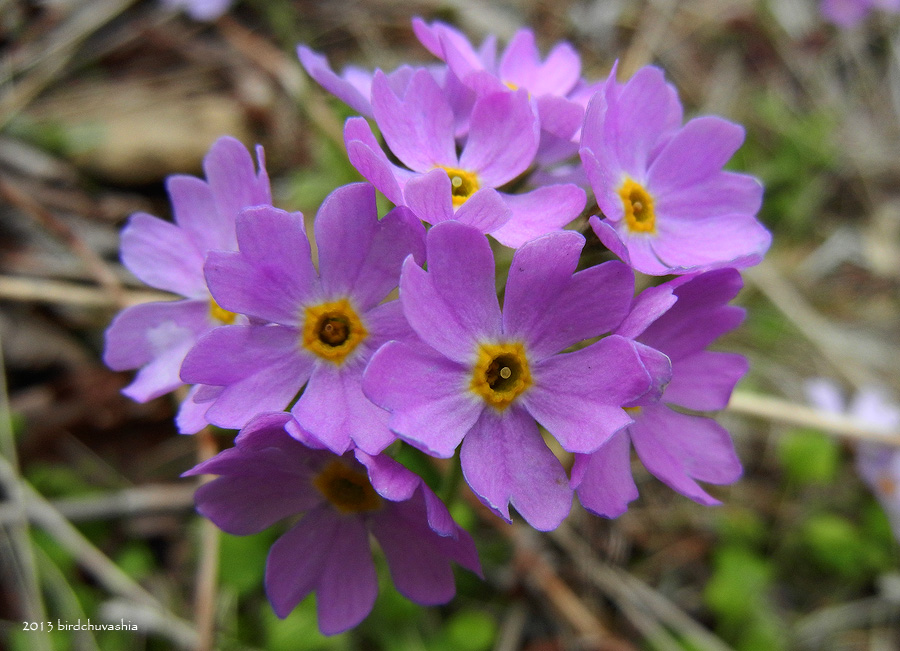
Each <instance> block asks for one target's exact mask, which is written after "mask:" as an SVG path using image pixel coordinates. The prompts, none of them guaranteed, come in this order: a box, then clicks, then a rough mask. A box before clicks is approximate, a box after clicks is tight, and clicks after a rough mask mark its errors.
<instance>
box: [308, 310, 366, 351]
mask: <svg viewBox="0 0 900 651" xmlns="http://www.w3.org/2000/svg"><path fill="white" fill-rule="evenodd" d="M368 335H369V333H368V331H367V330H366V327H365V326H364V325H363V322H362V319H360V318H359V316H358V315H357V314H356V310H354V309H353V306H352V305H350V301H348V300H347V299H346V298H342V299H340V300H338V301H331V302H328V303H321V304H319V305H311V306H309V307H307V308H305V314H304V322H303V347H304V348H306V350H308V351H310V352H311V353H313V354H314V355H316V356H318V357H320V358H322V359H325V360H328V361H329V362H333V363H334V364H337V365H340V364H342V363H343V362H344V360H345V359H346V358H347V356H348V355H350V353H352V352H353V351H354V350H355V349H356V347H357V346H359V344H360V343H362V342H363V341H364V340H365V339H366V337H367V336H368Z"/></svg>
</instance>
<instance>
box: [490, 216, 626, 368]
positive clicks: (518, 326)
mask: <svg viewBox="0 0 900 651" xmlns="http://www.w3.org/2000/svg"><path fill="white" fill-rule="evenodd" d="M583 246H584V238H583V237H582V236H581V235H579V234H577V233H574V232H572V231H563V232H559V233H550V234H548V235H544V236H543V237H540V238H538V239H536V240H532V241H531V242H528V243H527V244H525V245H523V246H522V247H521V248H520V249H519V250H518V251H516V253H515V255H514V256H513V261H512V264H511V265H510V268H509V278H508V279H507V282H506V294H505V298H504V304H503V331H504V333H505V334H506V335H508V336H511V337H515V338H521V339H522V340H523V341H525V342H527V345H528V350H529V352H530V354H532V355H533V356H534V357H535V359H544V358H546V357H548V356H550V355H553V354H555V353H558V352H560V351H561V350H563V349H564V348H568V347H569V346H572V345H573V344H576V343H578V342H580V341H582V340H584V339H590V338H592V337H598V336H600V335H602V334H605V333H607V332H609V331H610V330H612V329H613V328H614V327H615V326H616V325H618V323H619V322H620V321H621V320H622V319H623V318H624V317H625V314H626V311H627V310H628V306H629V304H630V302H631V296H632V294H633V293H634V274H633V273H632V272H631V270H630V269H629V268H628V267H627V266H626V265H624V264H622V263H620V262H607V263H604V264H600V265H595V266H593V267H590V268H588V269H585V270H584V271H580V272H578V273H574V272H575V269H576V267H577V266H578V259H579V257H580V255H581V250H582V247H583ZM573 274H574V275H573Z"/></svg>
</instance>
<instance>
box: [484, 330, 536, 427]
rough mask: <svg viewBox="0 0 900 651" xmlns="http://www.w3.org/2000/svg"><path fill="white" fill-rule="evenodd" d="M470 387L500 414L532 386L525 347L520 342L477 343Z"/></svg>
mask: <svg viewBox="0 0 900 651" xmlns="http://www.w3.org/2000/svg"><path fill="white" fill-rule="evenodd" d="M477 354H478V358H477V361H476V362H475V365H474V367H473V368H472V381H471V384H470V388H471V389H472V391H473V392H474V393H475V394H477V395H478V396H480V397H481V398H482V399H484V401H485V402H486V403H488V404H489V405H491V406H492V407H494V408H495V409H496V410H497V411H503V410H504V409H506V408H507V407H509V405H511V404H512V403H513V401H514V400H515V399H516V398H518V397H519V396H520V395H522V394H523V393H525V391H526V390H527V389H528V388H529V387H530V386H531V385H532V384H533V383H534V381H533V380H532V378H531V371H530V370H529V367H528V358H527V356H526V355H525V347H524V346H523V345H522V344H521V343H520V342H508V343H499V344H480V345H479V347H478V353H477Z"/></svg>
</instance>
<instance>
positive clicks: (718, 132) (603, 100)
mask: <svg viewBox="0 0 900 651" xmlns="http://www.w3.org/2000/svg"><path fill="white" fill-rule="evenodd" d="M677 103H678V102H677V98H674V97H673V95H672V89H671V87H670V86H669V85H668V84H666V82H665V79H664V78H663V73H662V71H661V70H659V69H657V68H653V67H645V68H642V69H641V70H639V71H638V72H637V73H635V75H634V76H633V77H632V78H631V79H630V80H629V81H628V82H627V83H626V84H624V85H621V86H620V85H619V84H617V83H616V82H615V70H614V71H613V73H612V74H611V75H610V78H609V80H608V81H607V83H606V85H605V87H604V89H603V90H602V91H601V92H598V93H597V94H596V95H595V96H594V97H593V99H592V100H591V102H590V104H589V105H588V109H587V113H586V115H585V125H584V130H583V133H582V141H581V150H580V154H581V159H582V162H583V163H584V167H585V172H586V173H587V176H588V179H589V180H590V183H591V187H592V188H593V190H594V194H595V195H596V198H597V204H598V205H599V206H600V209H601V210H602V211H603V213H604V215H605V216H606V219H603V220H600V219H598V218H597V217H592V218H591V226H592V227H593V229H594V231H595V232H596V233H597V235H598V237H599V238H600V239H601V241H602V242H603V243H604V244H605V245H606V246H607V247H609V248H610V249H611V250H612V251H613V252H614V253H615V254H616V255H618V256H619V257H620V258H622V259H623V260H625V261H626V262H628V263H629V264H630V265H632V266H633V267H634V268H635V269H637V270H638V271H641V272H643V273H647V274H652V275H665V274H670V273H679V274H680V273H687V272H695V271H703V270H708V269H712V268H718V267H744V266H750V265H754V264H757V263H758V262H759V261H760V260H761V259H762V256H763V254H764V253H765V252H766V250H768V248H769V244H770V242H771V235H770V234H769V232H768V231H767V230H766V229H765V227H763V225H762V224H760V223H759V222H758V221H757V220H756V217H755V215H756V213H757V211H758V210H759V207H760V204H761V201H762V186H761V185H760V183H759V181H757V180H756V179H754V178H753V177H751V176H748V175H746V174H738V173H735V172H726V171H723V170H722V166H723V165H724V164H725V163H726V162H727V161H728V159H729V158H731V156H732V155H733V154H734V152H735V151H736V150H737V149H738V147H740V145H741V143H742V142H743V140H744V130H743V129H742V128H741V127H740V126H738V125H736V124H733V123H731V122H728V121H726V120H723V119H721V118H718V117H713V116H707V117H700V118H695V119H693V120H690V121H689V122H688V123H687V124H685V125H684V126H681V124H680V122H681V108H680V106H677Z"/></svg>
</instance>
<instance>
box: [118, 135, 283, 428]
mask: <svg viewBox="0 0 900 651" xmlns="http://www.w3.org/2000/svg"><path fill="white" fill-rule="evenodd" d="M256 155H257V159H258V161H259V171H258V172H257V171H256V169H255V168H254V164H253V159H252V158H251V157H250V154H249V153H248V152H247V148H246V147H244V145H242V144H241V143H240V142H239V141H237V140H235V139H234V138H230V137H224V138H220V139H219V140H217V141H216V142H215V143H214V144H213V146H212V147H211V148H210V150H209V153H208V154H207V155H206V157H205V158H204V159H203V169H204V171H205V173H206V181H203V180H201V179H198V178H195V177H193V176H171V177H169V179H168V180H167V182H166V188H167V190H168V192H169V197H170V199H171V202H172V212H173V213H174V217H175V223H174V224H173V223H170V222H166V221H163V220H161V219H158V218H157V217H153V216H152V215H148V214H145V213H137V214H135V215H132V216H131V218H130V219H129V221H128V225H127V226H126V227H125V229H124V230H123V231H122V262H123V263H124V264H125V266H126V267H128V269H129V270H131V271H132V272H133V273H134V274H135V275H136V276H137V277H138V278H140V279H141V280H142V281H144V282H145V283H147V284H148V285H150V286H151V287H156V288H157V289H162V290H164V291H168V292H172V293H173V294H178V295H179V296H183V297H184V298H185V300H181V301H169V302H155V303H144V304H142V305H135V306H133V307H129V308H127V309H125V310H123V311H122V312H121V313H120V314H119V315H118V316H117V317H116V318H115V319H114V320H113V322H112V324H111V325H110V326H109V329H108V330H107V331H106V349H105V352H104V356H103V360H104V361H105V362H106V364H107V365H108V366H109V367H110V368H112V369H113V370H116V371H124V370H128V369H134V368H139V369H141V370H140V371H139V372H138V373H137V376H136V377H135V379H134V381H133V382H132V383H131V384H129V385H128V386H127V387H126V388H125V389H124V390H123V393H125V395H127V396H128V397H130V398H132V399H133V400H137V401H139V402H145V401H147V400H151V399H153V398H156V397H159V396H161V395H163V394H165V393H168V392H169V391H172V390H174V389H176V388H178V387H179V386H181V385H182V380H181V378H180V377H179V369H180V368H181V362H182V360H183V359H184V356H185V354H186V353H187V352H188V350H190V348H191V346H193V345H194V343H196V341H197V339H199V337H200V336H201V335H203V334H204V333H206V332H208V331H209V330H211V329H212V328H214V327H216V326H219V325H222V324H224V323H233V322H234V321H235V319H236V316H237V315H235V314H233V313H231V312H228V311H226V310H223V309H222V308H221V307H219V305H218V304H217V303H216V302H215V301H214V300H213V299H212V298H211V297H210V294H209V290H208V289H207V287H206V279H205V278H204V275H203V263H204V260H205V259H206V254H207V253H208V252H209V251H211V250H214V249H215V250H224V251H228V250H234V249H236V248H237V243H236V240H235V228H234V224H235V218H236V217H237V214H238V212H240V210H242V209H243V208H246V207H248V206H257V205H268V204H271V203H272V197H271V193H270V190H269V177H268V176H267V174H266V169H265V162H264V159H263V152H262V148H261V147H257V150H256ZM195 394H196V390H194V391H192V393H191V395H190V396H189V397H188V398H187V399H186V400H185V402H184V403H183V405H182V411H181V413H180V414H179V429H180V430H181V431H182V432H196V431H198V430H199V429H200V428H201V427H203V426H204V425H205V424H206V423H205V421H203V420H202V418H200V416H201V414H200V413H198V412H199V410H200V408H198V407H197V406H196V404H195V403H194V402H193V400H192V397H193V396H194V395H195Z"/></svg>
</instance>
